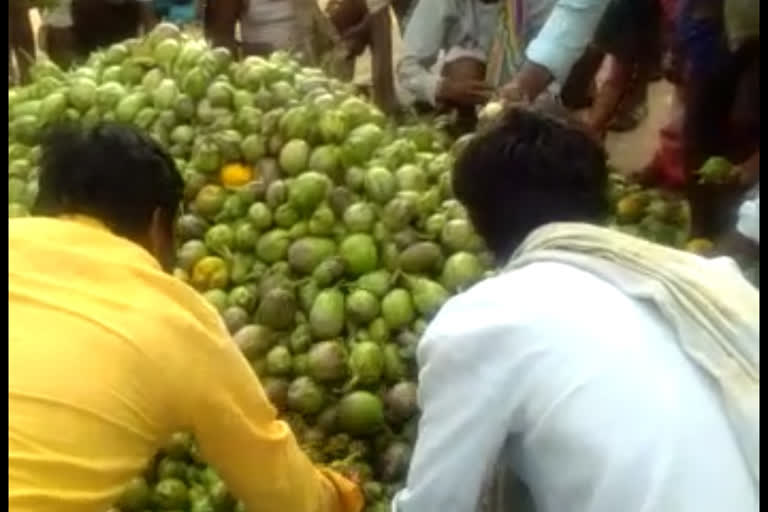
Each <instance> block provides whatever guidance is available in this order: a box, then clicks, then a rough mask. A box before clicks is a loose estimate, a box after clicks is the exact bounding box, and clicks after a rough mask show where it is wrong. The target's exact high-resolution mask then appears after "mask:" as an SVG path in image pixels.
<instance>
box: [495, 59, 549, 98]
mask: <svg viewBox="0 0 768 512" xmlns="http://www.w3.org/2000/svg"><path fill="white" fill-rule="evenodd" d="M552 80H553V77H552V74H551V73H550V72H549V70H548V69H547V68H545V67H544V66H540V65H539V64H536V63H535V62H533V61H530V60H526V61H525V63H524V64H523V65H522V67H521V68H520V71H519V72H518V73H517V75H516V76H515V78H514V79H512V81H511V82H510V83H508V84H507V85H505V86H504V87H502V89H501V96H502V98H504V99H505V101H506V102H507V103H512V104H515V103H522V104H528V103H530V102H531V101H533V100H535V99H536V98H537V97H538V96H539V94H541V92H542V91H544V90H545V89H546V88H547V87H548V86H549V84H550V83H551V82H552Z"/></svg>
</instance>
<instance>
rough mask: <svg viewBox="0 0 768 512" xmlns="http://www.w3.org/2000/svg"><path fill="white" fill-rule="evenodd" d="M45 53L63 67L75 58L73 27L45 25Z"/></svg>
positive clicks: (67, 65) (70, 64)
mask: <svg viewBox="0 0 768 512" xmlns="http://www.w3.org/2000/svg"><path fill="white" fill-rule="evenodd" d="M44 49H45V53H47V54H48V57H49V58H50V59H51V60H52V61H53V62H55V63H56V65H58V66H59V67H60V68H61V69H69V67H70V66H72V63H73V62H74V60H75V37H74V33H73V31H72V28H71V27H51V26H47V27H45V47H44Z"/></svg>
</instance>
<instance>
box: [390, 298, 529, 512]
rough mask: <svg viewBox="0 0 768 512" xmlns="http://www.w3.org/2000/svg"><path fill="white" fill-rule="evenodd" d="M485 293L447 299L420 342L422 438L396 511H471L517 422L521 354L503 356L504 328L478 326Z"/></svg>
mask: <svg viewBox="0 0 768 512" xmlns="http://www.w3.org/2000/svg"><path fill="white" fill-rule="evenodd" d="M482 297H483V296H482V295H476V294H473V298H474V300H473V299H470V300H465V298H462V297H461V296H459V297H457V298H456V299H453V300H452V301H450V302H449V303H448V304H446V305H445V306H444V308H443V310H442V311H441V312H440V314H439V315H438V317H437V318H436V319H435V321H434V322H433V323H432V325H431V326H430V328H429V329H428V330H427V332H426V334H425V337H424V339H422V341H421V343H420V346H419V351H418V359H419V367H420V369H421V370H420V373H419V404H420V406H421V409H422V416H421V418H420V421H419V437H418V441H417V443H416V447H415V450H414V453H413V457H412V459H411V466H410V470H409V472H408V481H407V487H406V488H405V489H404V490H403V491H402V492H400V493H399V494H398V495H397V496H396V497H395V500H394V504H393V511H394V512H442V511H446V510H450V511H451V512H474V511H475V510H476V509H477V505H478V502H479V500H480V498H481V495H482V492H483V490H484V489H485V486H486V484H487V479H488V478H489V477H490V473H491V470H492V468H493V467H494V465H495V462H496V460H497V459H498V457H499V454H500V452H501V449H502V446H503V445H504V442H505V440H506V438H507V436H508V434H509V432H510V425H513V424H514V421H513V418H512V413H511V411H515V410H516V405H515V404H516V401H517V400H518V399H519V397H520V394H519V393H515V392H513V388H514V387H513V386H511V385H510V379H512V378H513V376H514V375H517V376H518V378H519V375H520V373H519V369H518V368H516V366H517V365H519V364H520V359H519V358H515V357H507V354H503V355H500V353H499V347H498V345H499V341H500V338H503V337H504V336H507V335H508V333H509V331H508V329H509V328H508V327H502V326H496V325H492V324H483V320H485V319H486V318H487V315H483V313H482V312H483V310H487V308H490V309H493V307H494V305H493V304H491V303H485V302H484V301H483V300H482ZM486 297H487V296H486ZM490 298H491V299H493V298H494V297H493V296H490ZM477 299H480V300H477ZM516 372H518V373H516ZM518 382H519V381H518Z"/></svg>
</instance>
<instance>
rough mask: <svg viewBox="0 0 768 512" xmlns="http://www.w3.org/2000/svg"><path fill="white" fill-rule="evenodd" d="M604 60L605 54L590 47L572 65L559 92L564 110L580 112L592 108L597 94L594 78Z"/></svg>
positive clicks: (594, 47)
mask: <svg viewBox="0 0 768 512" xmlns="http://www.w3.org/2000/svg"><path fill="white" fill-rule="evenodd" d="M604 58H605V53H604V52H603V51H602V50H600V49H599V48H597V47H596V46H590V47H589V48H587V50H586V51H585V52H584V55H583V56H582V57H581V58H580V59H579V60H578V61H576V64H574V65H573V68H572V69H571V72H570V74H569V75H568V79H567V80H566V81H565V83H564V84H563V87H562V89H561V90H560V99H561V100H562V102H563V105H564V106H565V107H566V108H569V109H571V110H581V109H584V108H589V107H591V106H592V104H593V102H594V99H595V96H596V94H597V91H596V87H595V77H596V75H597V73H598V71H599V70H600V66H601V65H602V63H603V59H604Z"/></svg>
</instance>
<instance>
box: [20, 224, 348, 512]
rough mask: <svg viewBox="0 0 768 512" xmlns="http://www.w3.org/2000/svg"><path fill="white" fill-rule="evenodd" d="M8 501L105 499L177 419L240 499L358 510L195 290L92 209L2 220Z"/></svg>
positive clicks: (43, 509) (249, 505) (175, 427)
mask: <svg viewBox="0 0 768 512" xmlns="http://www.w3.org/2000/svg"><path fill="white" fill-rule="evenodd" d="M8 246H9V249H8V303H9V304H8V315H9V319H10V320H9V328H8V339H9V347H8V372H9V377H8V416H9V419H8V487H9V489H8V507H9V509H10V510H13V511H14V512H93V511H98V510H106V509H107V508H108V507H109V506H110V505H111V504H112V503H114V501H115V500H116V499H117V498H118V496H119V495H120V493H121V491H122V489H123V487H124V486H125V485H126V484H127V482H128V481H129V479H130V478H132V477H133V476H136V475H138V474H139V473H140V472H141V471H142V469H144V467H145V466H146V465H147V463H148V461H149V459H150V458H151V457H152V456H153V455H154V454H155V453H156V451H157V450H158V448H159V447H160V446H161V444H163V443H164V442H165V441H166V440H167V438H168V437H169V436H170V435H171V434H172V433H173V432H176V431H180V430H189V431H192V432H193V433H194V434H195V436H196V437H197V440H198V443H199V445H200V450H201V452H202V455H203V457H204V458H205V459H206V460H207V461H209V462H210V464H211V465H212V466H214V467H215V468H216V470H217V471H218V472H219V473H220V474H221V476H222V479H223V480H224V481H225V482H226V483H227V485H228V487H229V488H230V489H231V490H232V492H233V494H234V495H235V496H237V497H238V498H240V499H241V500H243V502H244V503H245V505H246V509H247V510H248V511H249V512H262V511H274V512H284V511H286V512H287V511H311V512H336V511H338V512H347V511H348V512H357V511H359V510H360V509H361V507H362V498H361V497H360V495H359V493H358V491H357V489H356V488H355V487H354V486H353V485H352V484H351V483H349V482H348V481H346V480H345V479H343V478H341V477H340V476H337V475H335V474H334V473H332V472H330V471H325V470H319V469H316V468H315V467H314V466H313V465H312V464H311V462H310V461H309V459H307V457H306V456H305V455H304V454H303V453H302V452H301V450H300V449H299V447H298V446H297V444H296V440H295V439H294V437H293V434H292V433H291V431H290V429H289V428H288V426H287V425H286V424H285V423H283V422H281V421H277V420H276V418H275V414H276V411H275V409H274V408H273V407H272V405H271V404H270V403H269V402H268V400H267V398H266V395H265V394H264V391H263V389H262V388H261V385H260V384H259V381H258V379H257V378H256V376H255V374H254V373H253V370H252V369H251V367H250V366H249V364H248V362H247V361H246V359H245V358H244V357H243V356H242V355H241V354H240V351H239V349H238V348H237V346H236V345H235V343H234V342H233V341H232V340H231V338H230V337H229V335H228V334H227V331H226V328H225V327H224V325H223V324H222V321H221V320H220V318H219V316H218V314H217V313H216V311H215V310H214V309H213V308H212V307H211V306H210V305H208V304H207V303H206V301H205V299H203V298H202V297H201V296H200V295H199V294H197V293H196V292H195V291H194V290H193V289H191V288H189V287H188V286H187V285H185V284H184V283H182V282H181V281H179V280H177V279H175V278H173V277H172V276H170V275H167V274H166V273H164V272H163V271H162V270H161V269H160V268H159V266H158V264H157V263H156V262H155V260H154V259H153V257H152V256H151V255H150V254H149V253H148V252H146V251H145V250H143V249H142V248H140V247H139V246H137V245H135V244H133V243H131V242H129V241H128V240H126V239H123V238H119V237H117V236H114V235H112V234H111V233H110V232H108V231H107V230H105V229H104V228H102V227H100V226H99V225H98V223H95V222H85V221H84V222H75V221H71V220H69V221H68V220H56V219H45V218H26V219H13V220H10V221H9V223H8Z"/></svg>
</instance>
